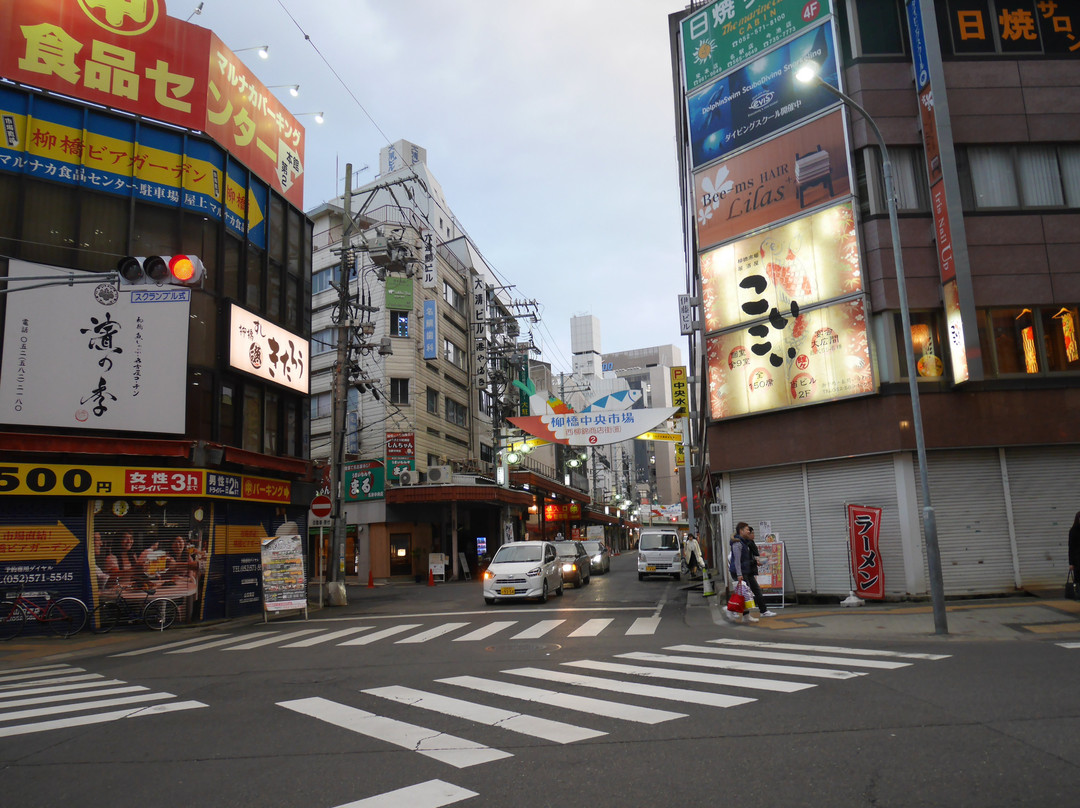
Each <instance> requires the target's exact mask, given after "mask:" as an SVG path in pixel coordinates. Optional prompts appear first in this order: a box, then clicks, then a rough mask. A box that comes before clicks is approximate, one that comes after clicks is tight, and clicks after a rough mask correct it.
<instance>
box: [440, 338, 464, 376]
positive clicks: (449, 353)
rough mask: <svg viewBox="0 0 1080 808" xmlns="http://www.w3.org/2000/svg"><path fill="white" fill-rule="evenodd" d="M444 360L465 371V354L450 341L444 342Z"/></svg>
mask: <svg viewBox="0 0 1080 808" xmlns="http://www.w3.org/2000/svg"><path fill="white" fill-rule="evenodd" d="M443 358H444V359H445V360H446V361H448V362H452V363H453V364H454V365H456V366H457V367H459V368H461V369H462V370H465V352H464V351H463V350H461V348H459V347H458V346H457V345H455V344H454V343H453V342H451V341H450V340H448V339H444V340H443Z"/></svg>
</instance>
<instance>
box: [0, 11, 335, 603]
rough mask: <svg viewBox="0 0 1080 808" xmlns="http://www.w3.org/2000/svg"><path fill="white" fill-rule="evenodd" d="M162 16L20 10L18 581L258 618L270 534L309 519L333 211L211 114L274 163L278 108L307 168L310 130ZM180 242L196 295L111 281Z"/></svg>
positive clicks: (8, 212)
mask: <svg viewBox="0 0 1080 808" xmlns="http://www.w3.org/2000/svg"><path fill="white" fill-rule="evenodd" d="M160 10H161V14H160V15H159V16H158V17H156V18H155V21H154V22H153V24H152V25H150V24H149V18H147V19H144V20H142V24H143V26H142V32H141V33H138V34H136V35H132V34H131V33H130V32H127V33H125V32H124V31H122V30H119V28H122V27H123V24H127V23H136V22H139V21H138V20H136V19H135V17H137V16H138V15H139V14H140V13H142V12H140V11H139V10H138V9H131V10H130V12H129V13H127V14H125V15H122V18H123V23H122V24H121V26H119V28H117V29H116V30H113V29H110V27H109V26H110V25H111V24H112V23H113V22H115V20H109V19H106V18H103V17H102V18H99V17H97V16H95V15H96V14H100V13H101V9H97V10H96V11H95V10H94V9H87V4H77V3H75V2H58V3H54V4H42V3H32V2H10V3H5V4H4V7H3V9H2V10H0V22H2V23H3V26H2V27H3V30H4V31H6V32H7V34H5V36H7V37H8V40H7V41H6V44H5V48H4V55H3V57H0V75H2V76H3V77H4V80H3V82H2V83H0V117H2V119H3V121H4V125H5V139H4V141H3V144H2V145H0V254H2V256H0V271H2V274H3V276H4V278H3V280H4V291H5V294H4V296H3V300H4V304H5V305H4V320H3V324H2V327H3V334H4V340H3V356H2V364H0V422H2V424H3V427H2V429H0V455H2V457H3V460H4V468H5V472H4V474H5V479H6V481H7V482H6V484H5V485H4V486H3V495H2V496H0V547H2V550H0V566H2V582H3V584H4V585H5V587H6V591H13V590H15V589H17V588H20V587H23V588H26V589H27V590H37V589H42V590H44V589H49V590H54V591H58V592H60V593H61V594H64V595H74V596H78V597H80V598H82V599H83V600H84V601H85V602H86V603H87V604H88V605H90V606H91V607H92V606H94V605H95V604H97V603H98V602H100V601H101V599H102V598H106V597H111V596H112V595H114V594H115V593H116V588H117V584H120V585H122V586H123V587H124V588H125V594H124V595H123V596H124V597H134V598H139V597H146V595H147V593H150V592H153V593H155V594H156V595H159V596H166V597H170V598H173V599H174V600H175V601H176V602H177V603H178V604H180V605H181V607H182V614H183V617H184V619H186V620H193V621H194V620H204V619H212V618H220V617H225V616H235V615H239V614H245V613H252V612H254V613H258V611H259V610H261V608H262V601H263V592H262V576H261V572H260V549H261V543H262V541H263V540H264V539H265V538H267V537H272V536H275V535H277V534H282V533H287V534H290V535H291V534H300V533H303V532H304V526H303V525H304V520H305V518H306V516H307V509H308V504H309V502H310V500H311V496H312V493H313V491H314V485H313V484H312V482H311V480H312V477H311V471H310V462H309V461H308V459H307V455H308V403H307V394H308V373H309V356H308V347H307V338H308V334H309V333H310V315H309V308H308V305H307V304H308V301H309V299H310V292H309V289H310V276H311V263H310V260H311V222H310V221H309V220H308V219H307V218H306V217H305V216H304V214H303V212H302V209H301V201H300V200H301V199H302V184H298V183H297V182H291V183H290V182H289V181H288V180H289V177H290V174H289V172H287V171H286V172H285V173H284V174H282V173H281V172H279V171H278V166H276V165H272V164H269V163H268V162H267V160H266V159H265V154H264V155H263V156H262V157H261V158H260V157H259V156H257V155H254V154H253V153H252V152H250V151H248V150H247V149H245V148H244V147H243V145H242V144H241V142H240V141H242V140H244V139H245V136H246V132H247V130H246V129H245V130H244V133H241V132H240V131H239V130H238V129H237V126H238V124H237V123H236V122H235V120H232V119H230V120H225V119H222V118H221V116H220V115H219V114H218V113H220V111H221V110H220V109H218V108H217V107H213V106H212V105H213V104H215V103H220V104H226V103H228V104H229V105H233V106H232V109H233V110H234V112H235V113H236V118H239V117H240V114H241V111H243V113H244V116H245V117H246V120H247V121H248V122H250V123H252V126H253V130H252V134H253V135H254V133H255V132H257V133H258V138H259V140H260V142H261V141H262V139H263V138H266V139H270V138H271V137H273V138H274V139H273V141H272V142H273V146H274V149H275V153H277V147H278V145H279V144H278V141H277V138H278V137H279V135H280V131H281V130H279V129H278V118H277V116H278V115H279V114H280V116H281V118H280V121H281V122H282V124H283V125H287V126H288V127H290V128H291V131H292V132H293V133H294V134H295V140H294V141H293V140H290V143H291V145H290V146H289V147H288V149H289V150H291V153H292V157H290V161H291V160H293V159H295V162H294V163H292V164H293V166H294V168H301V169H302V161H303V130H302V128H301V127H299V125H298V124H296V123H295V120H294V119H292V116H291V115H288V113H287V112H285V111H284V110H283V109H281V108H280V106H279V104H278V103H277V102H276V100H275V99H274V98H273V96H272V95H270V94H269V93H266V91H265V89H264V88H262V85H261V84H260V83H259V82H258V80H257V79H256V78H255V77H254V76H253V75H251V74H250V72H249V71H248V70H247V69H246V68H245V67H244V65H243V63H241V62H240V61H239V60H238V59H236V57H235V55H234V54H232V53H231V52H230V51H229V50H228V49H227V48H225V47H224V45H222V44H221V43H220V41H218V40H217V38H216V37H214V36H213V34H212V32H210V31H208V30H206V29H203V28H200V27H198V26H195V25H188V24H187V23H184V22H182V21H180V20H176V19H173V18H169V17H167V16H165V14H164V8H163V6H162V7H161V9H160ZM114 28H115V26H114ZM43 30H47V31H52V32H53V34H52V35H53V36H54V37H56V38H57V42H59V45H58V47H46V45H47V44H48V43H42V42H40V41H38V40H36V39H35V36H36V35H37V33H35V32H41V31H43ZM53 44H54V45H55V44H56V42H54V43H53ZM76 46H79V47H76ZM102 53H111V54H113V55H112V56H110V57H108V58H106V59H105V61H104V62H102V61H101V56H100V54H102ZM117 60H119V61H117ZM163 65H164V67H163ZM210 65H217V66H218V68H217V69H212V68H209V66H210ZM160 70H168V71H170V73H169V75H170V76H171V77H172V79H173V80H170V79H166V78H165V77H164V76H160V75H158V71H160ZM241 76H243V77H244V78H245V82H246V83H245V84H244V87H245V88H246V89H243V90H242V89H240V88H239V87H238V86H237V84H236V83H235V82H236V81H238V80H239V77H241ZM178 79H185V80H184V81H178ZM186 79H190V83H189V82H188V81H186ZM208 105H211V106H210V112H211V113H212V114H210V115H208ZM267 110H270V111H271V112H272V113H273V116H274V120H273V122H269V121H266V120H263V117H265V116H266V114H267V112H266V111H267ZM211 118H213V119H215V120H216V122H214V121H212V120H211ZM163 122H167V123H163ZM271 133H272V134H271ZM282 176H284V177H285V181H284V182H283V181H282V179H281V177H282ZM293 179H295V180H298V178H297V177H295V176H294V177H293ZM179 254H186V255H193V256H195V257H196V259H197V261H196V262H195V263H196V264H197V265H199V264H201V266H202V267H203V269H204V271H203V274H201V276H199V277H198V278H197V281H196V282H195V283H194V284H192V285H188V286H181V285H174V284H173V283H171V282H170V281H168V280H163V281H155V280H153V279H149V280H147V279H146V278H141V277H138V273H137V272H136V273H133V274H132V275H130V276H129V277H123V276H121V277H119V278H116V277H113V278H106V277H105V276H104V275H103V274H102V273H108V272H114V271H115V270H116V268H117V266H118V262H120V261H121V259H124V258H125V257H127V256H141V257H149V256H165V257H166V258H168V257H170V256H174V255H179ZM139 263H141V264H142V266H143V267H144V268H149V267H150V263H149V262H144V261H142V259H140V260H139V261H138V262H136V265H138V264H139Z"/></svg>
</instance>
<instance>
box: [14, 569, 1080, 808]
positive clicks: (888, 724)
mask: <svg viewBox="0 0 1080 808" xmlns="http://www.w3.org/2000/svg"><path fill="white" fill-rule="evenodd" d="M685 585H686V583H685V582H682V583H675V582H672V581H668V580H661V579H655V580H647V581H644V582H639V581H638V580H637V576H636V572H635V571H634V558H633V556H632V555H623V556H620V557H618V558H616V559H613V570H612V572H611V573H610V574H609V575H606V576H595V577H594V578H593V580H592V583H591V584H589V585H588V586H585V587H582V588H581V589H574V588H572V587H568V588H567V590H566V593H565V595H564V596H563V597H562V598H552V599H551V600H550V601H549V602H548V603H547V604H543V605H541V604H507V605H498V606H495V607H488V606H486V605H485V604H484V603H483V599H482V597H481V593H480V586H479V584H478V583H477V582H475V581H474V582H463V583H452V584H446V585H440V586H437V587H434V588H430V587H425V586H412V585H409V586H394V587H382V588H379V589H375V590H364V591H359V592H355V593H354V595H355V597H354V599H353V601H352V603H351V604H350V606H349V607H346V608H344V609H325V610H323V611H321V612H318V613H317V614H315V615H313V616H312V619H310V620H308V621H306V622H305V621H303V620H288V621H284V620H277V621H274V622H272V623H271V624H269V625H263V624H261V623H252V622H247V623H242V624H241V623H233V624H228V625H223V626H218V627H215V629H214V630H212V631H205V630H202V631H200V630H179V631H178V630H173V631H169V632H166V633H164V634H160V635H156V634H151V633H149V632H145V631H144V632H137V633H136V632H132V633H129V634H127V635H119V636H117V637H113V636H112V635H110V637H109V638H108V639H107V640H102V641H100V642H98V643H96V644H95V643H84V644H68V645H66V646H65V645H63V644H59V645H54V646H50V650H51V649H56V650H57V651H59V653H53V654H51V655H38V656H37V657H36V658H33V659H29V658H26V657H23V658H20V659H15V658H14V657H13V656H11V655H8V656H6V657H0V660H2V661H0V794H2V795H3V796H2V802H3V805H5V806H7V805H20V804H25V805H49V806H53V807H54V808H56V807H57V806H102V805H108V806H110V808H128V806H131V807H132V808H135V807H136V806H138V808H147V806H163V807H165V806H185V808H187V807H188V806H192V805H201V806H261V807H262V808H276V807H277V806H281V807H282V808H293V807H295V808H299V807H300V806H304V807H305V808H306V807H307V806H326V808H334V807H335V806H346V805H357V806H375V805H380V806H382V805H401V806H409V808H413V807H414V806H441V805H451V804H461V805H464V806H469V807H470V808H472V807H473V806H500V808H506V807H507V806H511V805H530V806H531V805H553V804H560V805H587V806H590V808H600V807H601V806H645V805H649V806H651V805H664V806H667V805H684V804H685V805H738V806H740V808H742V806H746V808H763V807H764V806H773V805H776V806H781V805H782V806H803V805H815V806H817V805H821V806H849V805H868V806H913V805H920V806H921V805H942V806H953V805H957V806H961V805H972V806H979V808H986V806H997V805H1002V806H1004V805H1010V806H1013V805H1064V804H1066V803H1067V802H1068V801H1069V798H1071V797H1073V796H1074V795H1075V793H1076V784H1077V783H1080V746H1078V744H1077V741H1076V739H1077V738H1078V737H1080V698H1078V697H1077V684H1078V682H1080V677H1078V676H1077V674H1076V667H1077V662H1078V661H1080V656H1078V655H1080V649H1070V648H1066V647H1063V646H1062V645H1059V644H1057V643H1054V642H1028V643H1024V644H1023V645H1022V646H1021V645H1017V644H1007V643H1000V642H977V641H972V642H964V643H961V644H956V645H948V646H947V647H943V646H942V644H940V643H930V642H918V641H912V640H911V639H910V638H909V639H906V640H905V641H903V642H890V641H887V640H883V639H881V638H876V640H875V641H873V642H870V641H860V642H851V641H844V640H843V638H836V639H832V640H830V639H829V638H822V637H820V636H815V637H813V639H812V640H811V641H800V638H799V637H798V635H797V634H791V633H784V634H783V635H778V634H777V633H775V632H774V633H770V632H755V633H752V632H747V631H742V630H740V628H739V627H732V626H727V625H719V626H718V625H715V624H713V623H712V621H711V620H702V619H701V614H702V613H703V610H700V609H699V610H696V612H690V611H688V610H687V609H686V608H685V605H686V591H685V590H684V589H683V588H682V587H683V586H685ZM42 642H46V641H42ZM48 642H52V643H58V642H59V641H55V640H49V641H48ZM791 646H796V647H791ZM800 646H805V647H800Z"/></svg>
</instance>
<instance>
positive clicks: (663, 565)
mask: <svg viewBox="0 0 1080 808" xmlns="http://www.w3.org/2000/svg"><path fill="white" fill-rule="evenodd" d="M646 575H670V576H671V577H673V578H674V579H675V580H676V581H678V580H679V579H681V578H682V542H681V541H680V540H679V534H678V533H677V532H675V531H674V530H663V529H661V530H643V531H641V536H640V538H638V557H637V577H638V580H639V581H644V580H645V576H646Z"/></svg>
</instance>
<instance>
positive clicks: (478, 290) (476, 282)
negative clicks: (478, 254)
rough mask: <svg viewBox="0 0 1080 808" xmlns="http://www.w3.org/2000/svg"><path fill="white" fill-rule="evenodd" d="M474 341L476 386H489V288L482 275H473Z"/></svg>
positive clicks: (482, 387)
mask: <svg viewBox="0 0 1080 808" xmlns="http://www.w3.org/2000/svg"><path fill="white" fill-rule="evenodd" d="M472 307H473V317H472V342H473V356H474V358H475V360H476V364H475V368H476V374H475V380H476V386H477V387H479V388H481V389H484V388H486V387H487V386H488V337H487V326H488V322H487V319H488V317H487V314H488V288H487V284H485V283H484V279H483V278H482V277H481V276H480V275H474V276H473V282H472Z"/></svg>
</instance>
